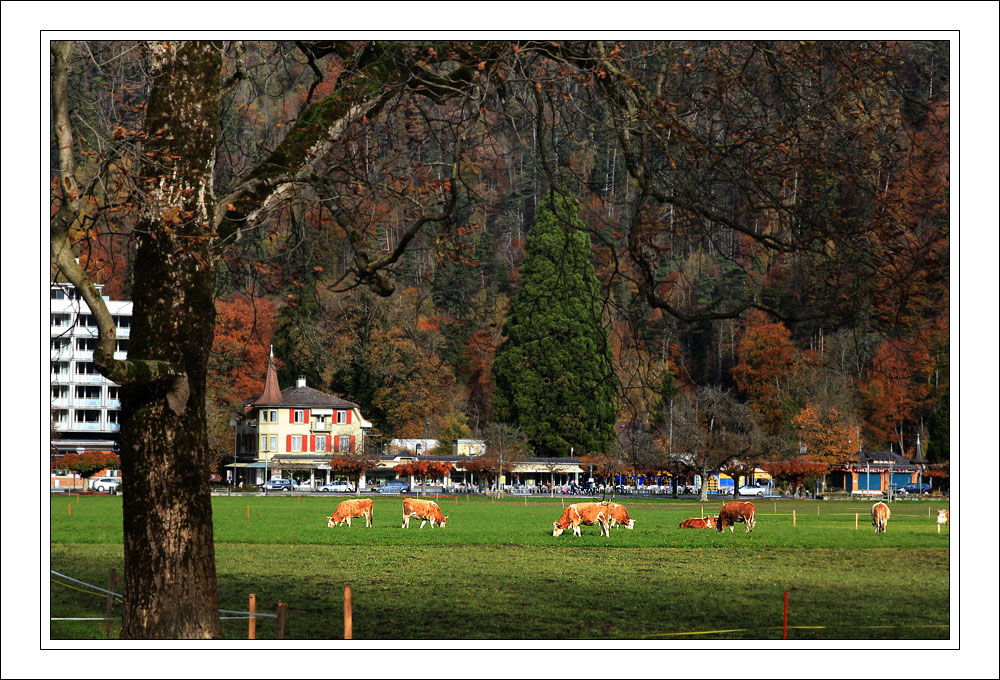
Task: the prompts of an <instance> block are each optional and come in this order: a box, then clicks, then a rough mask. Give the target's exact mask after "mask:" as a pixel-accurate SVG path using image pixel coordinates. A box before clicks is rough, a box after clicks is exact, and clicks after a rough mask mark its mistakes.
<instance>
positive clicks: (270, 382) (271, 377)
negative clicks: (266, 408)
mask: <svg viewBox="0 0 1000 680" xmlns="http://www.w3.org/2000/svg"><path fill="white" fill-rule="evenodd" d="M253 403H254V404H261V405H265V404H266V405H271V404H280V403H281V388H279V387H278V371H277V369H275V368H274V345H271V356H270V357H268V360H267V375H266V376H265V377H264V391H263V392H262V393H261V395H260V396H259V397H257V399H256V401H254V402H253Z"/></svg>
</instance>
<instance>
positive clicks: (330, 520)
mask: <svg viewBox="0 0 1000 680" xmlns="http://www.w3.org/2000/svg"><path fill="white" fill-rule="evenodd" d="M352 517H364V518H365V526H366V527H370V526H371V525H372V520H373V519H374V518H375V508H374V506H373V505H372V501H371V499H370V498H356V499H352V500H349V501H343V502H341V504H340V505H338V506H337V509H336V510H334V512H333V517H327V518H326V519H327V523H326V526H327V527H335V526H337V525H338V524H342V523H344V522H347V526H348V527H350V526H351V518H352Z"/></svg>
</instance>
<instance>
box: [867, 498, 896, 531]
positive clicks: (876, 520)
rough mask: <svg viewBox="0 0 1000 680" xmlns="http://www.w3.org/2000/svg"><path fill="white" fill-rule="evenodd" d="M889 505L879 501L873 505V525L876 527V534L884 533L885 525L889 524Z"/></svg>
mask: <svg viewBox="0 0 1000 680" xmlns="http://www.w3.org/2000/svg"><path fill="white" fill-rule="evenodd" d="M891 514H892V513H891V512H889V506H888V505H886V504H885V503H883V502H882V501H879V502H878V503H876V504H875V505H873V506H872V526H873V527H875V533H876V534H884V533H885V527H886V525H887V524H889V516H890V515H891Z"/></svg>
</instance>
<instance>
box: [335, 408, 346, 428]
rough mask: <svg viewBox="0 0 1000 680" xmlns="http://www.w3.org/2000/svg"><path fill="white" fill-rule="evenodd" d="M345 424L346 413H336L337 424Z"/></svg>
mask: <svg viewBox="0 0 1000 680" xmlns="http://www.w3.org/2000/svg"><path fill="white" fill-rule="evenodd" d="M346 422H347V411H337V424H338V425H343V424H344V423H346Z"/></svg>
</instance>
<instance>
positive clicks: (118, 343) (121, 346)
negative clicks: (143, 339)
mask: <svg viewBox="0 0 1000 680" xmlns="http://www.w3.org/2000/svg"><path fill="white" fill-rule="evenodd" d="M115 351H116V352H128V340H121V339H117V340H115Z"/></svg>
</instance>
